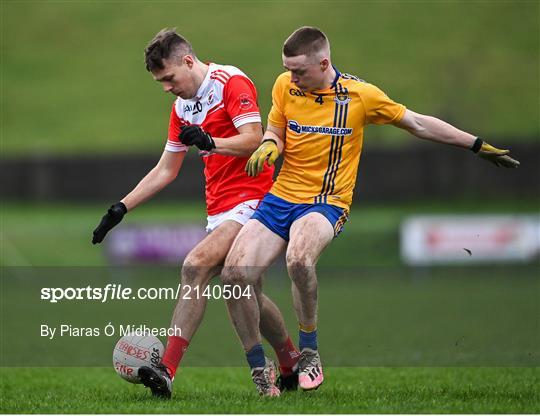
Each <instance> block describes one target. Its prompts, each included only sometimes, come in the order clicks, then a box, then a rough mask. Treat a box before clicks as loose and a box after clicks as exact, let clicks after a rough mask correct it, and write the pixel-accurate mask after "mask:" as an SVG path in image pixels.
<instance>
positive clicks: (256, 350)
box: [246, 344, 266, 368]
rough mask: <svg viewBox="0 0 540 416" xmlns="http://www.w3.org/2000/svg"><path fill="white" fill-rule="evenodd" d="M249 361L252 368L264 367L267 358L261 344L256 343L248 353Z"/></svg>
mask: <svg viewBox="0 0 540 416" xmlns="http://www.w3.org/2000/svg"><path fill="white" fill-rule="evenodd" d="M246 358H247V362H248V363H249V366H250V367H251V368H257V367H264V366H265V365H266V358H265V357H264V350H263V347H262V345H261V344H257V345H255V346H254V347H253V348H252V349H250V350H249V351H248V352H247V354H246Z"/></svg>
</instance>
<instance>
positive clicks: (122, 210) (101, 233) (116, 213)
mask: <svg viewBox="0 0 540 416" xmlns="http://www.w3.org/2000/svg"><path fill="white" fill-rule="evenodd" d="M126 212H127V208H126V206H125V205H124V204H123V203H122V202H117V203H116V204H114V205H111V207H110V208H109V209H108V210H107V213H106V214H105V215H104V216H103V218H102V219H101V222H100V223H99V225H98V226H97V227H96V229H95V230H94V235H93V237H92V244H96V243H101V242H102V241H103V239H104V238H105V235H106V234H107V233H108V232H109V231H110V230H111V229H112V228H113V227H114V226H115V225H117V224H118V223H119V222H120V221H122V218H124V215H126Z"/></svg>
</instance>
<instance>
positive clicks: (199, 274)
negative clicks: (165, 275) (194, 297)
mask: <svg viewBox="0 0 540 416" xmlns="http://www.w3.org/2000/svg"><path fill="white" fill-rule="evenodd" d="M207 269H208V267H207V266H205V265H204V259H202V258H200V257H199V256H196V255H188V257H186V259H185V260H184V263H183V264H182V284H184V285H202V284H205V283H206V280H207V276H206V274H207V273H205V270H207Z"/></svg>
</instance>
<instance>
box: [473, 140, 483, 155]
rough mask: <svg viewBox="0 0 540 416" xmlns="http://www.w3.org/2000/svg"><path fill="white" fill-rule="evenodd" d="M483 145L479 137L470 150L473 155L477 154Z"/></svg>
mask: <svg viewBox="0 0 540 416" xmlns="http://www.w3.org/2000/svg"><path fill="white" fill-rule="evenodd" d="M483 144H484V141H483V140H482V139H481V138H480V137H477V138H476V140H475V141H474V144H473V145H472V147H471V150H472V151H473V153H478V152H479V151H480V149H481V148H482V145H483Z"/></svg>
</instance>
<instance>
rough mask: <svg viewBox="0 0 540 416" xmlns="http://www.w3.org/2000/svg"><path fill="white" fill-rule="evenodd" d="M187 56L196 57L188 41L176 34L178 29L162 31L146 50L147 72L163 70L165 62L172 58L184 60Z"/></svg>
mask: <svg viewBox="0 0 540 416" xmlns="http://www.w3.org/2000/svg"><path fill="white" fill-rule="evenodd" d="M185 55H193V56H195V54H194V52H193V48H192V47H191V44H190V43H189V42H188V40H187V39H185V38H184V37H182V36H180V35H179V34H178V33H176V28H174V29H167V28H165V29H161V30H160V31H159V32H158V33H157V34H156V36H154V39H152V40H151V41H150V43H149V44H148V46H146V48H145V50H144V62H145V64H146V70H147V71H154V70H156V69H163V68H164V65H163V60H165V59H169V58H170V57H175V58H182V57H184V56H185Z"/></svg>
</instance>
